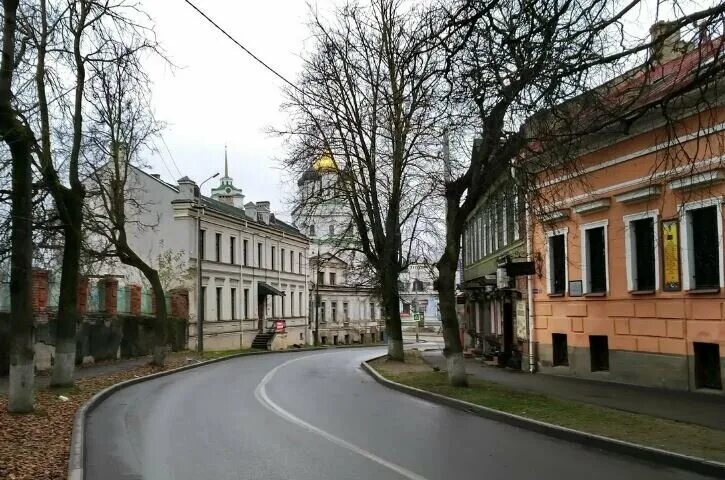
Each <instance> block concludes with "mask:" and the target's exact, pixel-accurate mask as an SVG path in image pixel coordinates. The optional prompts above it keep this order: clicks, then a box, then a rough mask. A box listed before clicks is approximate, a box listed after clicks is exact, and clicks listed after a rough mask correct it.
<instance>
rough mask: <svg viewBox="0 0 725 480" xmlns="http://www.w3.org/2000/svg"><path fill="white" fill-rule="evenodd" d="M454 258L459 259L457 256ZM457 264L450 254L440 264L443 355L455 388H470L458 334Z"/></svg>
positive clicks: (439, 286)
mask: <svg viewBox="0 0 725 480" xmlns="http://www.w3.org/2000/svg"><path fill="white" fill-rule="evenodd" d="M448 248H451V247H448ZM456 250H457V249H456ZM453 258H457V255H456V257H453ZM457 263H458V262H456V261H453V260H451V256H450V254H448V253H446V254H444V255H443V257H442V258H441V260H440V261H439V262H438V275H439V277H438V302H439V305H440V309H441V323H442V324H443V340H444V342H445V348H444V349H443V355H444V356H445V357H446V364H447V369H448V381H449V382H450V384H451V385H453V386H454V387H465V386H468V379H467V378H466V366H465V363H464V361H463V346H462V345H461V337H460V335H459V332H458V314H457V312H456V266H457Z"/></svg>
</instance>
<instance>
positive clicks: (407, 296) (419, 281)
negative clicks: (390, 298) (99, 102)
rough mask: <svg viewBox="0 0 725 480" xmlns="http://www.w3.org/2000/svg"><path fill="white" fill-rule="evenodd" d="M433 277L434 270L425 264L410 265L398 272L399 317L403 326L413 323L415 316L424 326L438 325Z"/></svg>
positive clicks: (438, 316) (438, 313)
mask: <svg viewBox="0 0 725 480" xmlns="http://www.w3.org/2000/svg"><path fill="white" fill-rule="evenodd" d="M435 279H436V275H435V272H434V270H431V268H430V267H429V266H427V265H411V266H409V267H408V269H407V271H405V272H402V273H401V274H400V278H399V280H398V284H399V288H400V304H401V305H400V318H401V321H402V323H403V326H404V327H405V326H409V325H411V324H413V323H414V322H415V320H416V317H418V320H419V321H422V322H423V325H425V326H435V327H437V326H439V325H440V322H441V315H440V309H439V307H438V291H437V290H436V289H435V286H434V281H435ZM423 325H421V326H423Z"/></svg>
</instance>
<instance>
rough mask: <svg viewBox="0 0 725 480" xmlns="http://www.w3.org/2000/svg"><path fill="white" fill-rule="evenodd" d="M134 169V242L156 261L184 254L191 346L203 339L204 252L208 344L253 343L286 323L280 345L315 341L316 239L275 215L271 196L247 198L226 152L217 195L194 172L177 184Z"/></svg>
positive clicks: (182, 268) (209, 346) (130, 232)
mask: <svg viewBox="0 0 725 480" xmlns="http://www.w3.org/2000/svg"><path fill="white" fill-rule="evenodd" d="M128 175H129V178H128V179H127V190H128V192H129V193H127V197H128V196H130V195H133V197H134V199H135V200H136V201H137V202H138V203H139V204H141V205H143V209H142V211H141V212H137V213H136V214H135V217H136V218H134V220H136V222H134V223H130V224H129V225H128V226H127V232H128V236H129V239H130V243H131V247H132V248H133V249H134V250H135V251H136V252H137V253H138V254H139V255H140V256H141V257H142V258H144V260H146V261H147V262H149V263H150V264H152V265H154V266H155V267H158V266H159V265H158V264H159V256H160V255H162V254H164V253H168V252H172V253H174V254H178V257H180V259H181V260H180V262H179V263H180V268H179V276H180V277H182V278H183V281H182V282H180V283H182V285H179V286H185V287H187V288H189V291H190V293H189V309H190V327H189V347H190V348H195V347H196V343H197V342H196V336H197V328H196V327H197V320H198V315H197V298H198V297H197V288H196V285H197V282H196V278H197V276H196V264H197V252H198V251H201V258H202V262H201V271H202V280H201V294H202V300H203V307H202V312H203V313H202V315H203V320H204V348H205V349H206V350H224V349H234V348H248V347H250V346H251V345H252V342H253V339H254V338H255V337H256V336H257V334H258V333H259V332H266V331H267V330H271V329H273V328H275V327H277V328H280V329H281V327H284V332H281V333H277V334H276V335H275V336H274V338H273V339H271V344H272V347H273V348H283V347H285V346H288V345H293V344H306V343H309V342H311V336H310V333H309V331H308V328H307V316H308V310H307V309H308V298H309V293H308V290H307V262H308V259H307V255H308V249H309V245H310V243H309V240H308V239H307V237H305V235H303V234H302V233H300V232H299V231H298V230H297V229H296V228H295V227H293V226H292V225H289V224H287V223H285V222H283V221H281V220H279V219H277V218H275V216H274V213H272V212H270V204H269V202H265V201H261V202H257V203H252V202H248V203H247V204H246V205H243V200H244V195H243V194H242V190H241V189H239V188H237V187H235V186H234V184H233V181H232V179H231V178H230V177H229V175H228V172H227V166H226V158H225V175H224V177H222V178H221V182H220V184H219V186H218V187H217V188H214V189H213V190H212V197H211V198H208V197H204V196H201V197H200V196H199V188H198V187H197V185H196V183H194V182H193V181H192V180H190V179H189V178H188V177H184V178H181V179H180V180H179V181H178V184H177V185H173V184H170V183H167V182H164V181H162V180H161V179H160V178H159V176H158V175H151V174H148V173H146V172H144V171H142V170H140V169H137V168H131V169H130V170H129V173H128ZM200 204H201V205H200ZM199 216H200V218H199ZM197 220H198V221H199V222H200V228H199V229H197ZM197 231H198V232H199V234H198V235H197ZM187 272H188V274H187ZM278 321H281V323H280V322H278Z"/></svg>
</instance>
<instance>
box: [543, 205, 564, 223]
mask: <svg viewBox="0 0 725 480" xmlns="http://www.w3.org/2000/svg"><path fill="white" fill-rule="evenodd" d="M567 218H569V209H568V208H564V209H562V210H554V211H553V212H548V213H542V214H541V221H543V222H548V223H553V222H558V221H561V220H566V219H567Z"/></svg>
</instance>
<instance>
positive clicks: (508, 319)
mask: <svg viewBox="0 0 725 480" xmlns="http://www.w3.org/2000/svg"><path fill="white" fill-rule="evenodd" d="M513 349H514V308H513V302H511V298H510V297H507V298H505V299H504V302H503V354H504V358H505V360H506V363H508V360H509V359H510V358H511V355H512V354H513Z"/></svg>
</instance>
